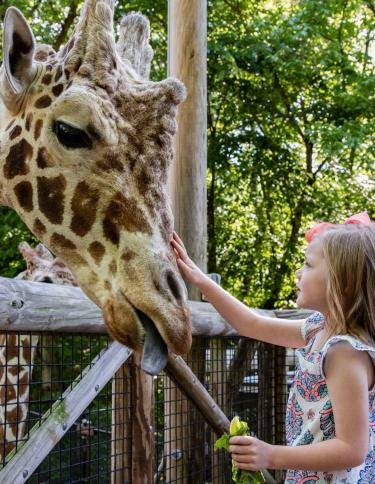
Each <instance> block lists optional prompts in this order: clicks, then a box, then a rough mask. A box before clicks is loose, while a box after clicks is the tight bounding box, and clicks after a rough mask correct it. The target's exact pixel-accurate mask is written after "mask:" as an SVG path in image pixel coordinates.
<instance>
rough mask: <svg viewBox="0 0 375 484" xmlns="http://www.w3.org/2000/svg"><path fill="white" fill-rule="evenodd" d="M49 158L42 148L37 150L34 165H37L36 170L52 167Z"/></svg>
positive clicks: (45, 150)
mask: <svg viewBox="0 0 375 484" xmlns="http://www.w3.org/2000/svg"><path fill="white" fill-rule="evenodd" d="M50 159H51V157H50V156H49V154H48V151H47V149H46V148H45V147H44V146H42V147H41V148H39V150H38V155H37V157H36V164H37V165H38V168H47V167H48V166H53V164H52V163H51V162H50Z"/></svg>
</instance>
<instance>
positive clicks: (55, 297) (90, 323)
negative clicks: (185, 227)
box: [0, 277, 312, 336]
mask: <svg viewBox="0 0 375 484" xmlns="http://www.w3.org/2000/svg"><path fill="white" fill-rule="evenodd" d="M189 309H190V313H191V319H192V324H193V334H194V335H195V336H236V335H238V334H237V332H236V331H235V330H234V329H233V328H232V327H231V326H229V324H228V323H226V322H225V321H224V319H223V318H222V317H221V316H220V315H219V313H218V312H217V311H216V310H215V309H214V308H213V307H212V305H211V304H209V303H203V302H198V301H189ZM255 311H257V312H259V313H260V314H268V315H270V316H276V317H280V318H287V319H295V318H301V319H302V318H306V317H308V316H309V315H310V314H312V311H307V310H296V309H288V310H276V311H266V310H262V309H255ZM0 331H35V332H39V331H50V332H57V333H70V334H77V333H80V334H81V333H82V334H83V333H84V334H97V335H100V334H107V333H108V331H107V328H106V326H105V324H104V321H103V317H102V312H101V310H100V309H99V308H98V307H97V306H96V305H95V304H94V303H93V302H92V301H91V300H90V299H89V298H88V297H87V296H86V295H85V294H84V293H83V291H82V290H81V289H80V288H78V287H71V286H59V285H57V284H44V283H41V282H30V281H21V280H15V279H8V278H5V277H0Z"/></svg>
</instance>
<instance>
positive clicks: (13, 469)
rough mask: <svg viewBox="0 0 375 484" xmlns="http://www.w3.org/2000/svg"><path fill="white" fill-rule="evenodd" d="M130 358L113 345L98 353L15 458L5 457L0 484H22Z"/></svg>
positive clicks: (119, 345)
mask: <svg viewBox="0 0 375 484" xmlns="http://www.w3.org/2000/svg"><path fill="white" fill-rule="evenodd" d="M131 354H132V350H130V349H129V348H126V347H125V346H123V345H121V344H120V343H118V342H117V341H114V342H113V343H111V344H110V346H109V347H108V348H105V349H104V350H103V351H101V352H100V354H99V355H98V356H97V357H96V358H95V359H94V361H93V362H92V363H91V365H89V366H88V367H87V368H86V369H85V370H84V371H83V372H82V374H81V375H80V376H79V380H78V379H77V380H76V381H75V382H74V383H73V384H72V386H71V387H69V389H68V390H67V391H66V392H65V393H64V394H63V397H62V400H58V401H56V402H55V403H54V405H53V406H52V409H51V410H50V411H48V412H47V413H46V414H45V415H44V416H43V417H42V425H40V424H39V423H38V424H37V425H36V426H35V427H34V428H33V429H32V430H31V431H30V438H29V440H28V441H27V442H26V443H25V444H23V445H21V446H20V448H19V450H18V451H17V453H16V454H15V455H13V453H11V454H9V456H8V458H9V459H10V461H9V462H8V464H7V465H6V466H5V468H4V469H3V470H2V471H0V482H4V483H5V482H9V483H10V482H11V483H12V484H20V483H24V482H26V481H27V479H28V478H29V477H30V476H31V474H32V473H33V472H34V471H35V469H36V468H37V467H38V466H39V465H40V464H41V463H42V462H43V460H44V459H45V457H46V456H47V455H48V454H49V452H50V451H51V450H52V449H53V448H54V447H55V445H56V444H57V443H58V442H59V440H60V439H61V438H62V437H63V436H64V434H65V433H66V432H67V431H68V430H69V428H70V427H71V426H72V425H73V424H74V422H75V421H76V420H77V419H78V417H79V416H80V415H81V414H82V413H83V411H84V410H85V409H86V408H87V407H88V406H89V405H90V403H91V402H92V401H93V400H94V398H96V397H97V395H98V394H99V392H100V391H101V390H102V389H103V387H104V386H105V385H106V384H107V383H108V381H109V380H110V379H111V378H112V377H113V374H114V373H115V372H116V371H117V370H118V369H119V368H120V367H121V365H122V364H123V363H124V362H125V361H126V360H127V359H128V358H129V356H130V355H131Z"/></svg>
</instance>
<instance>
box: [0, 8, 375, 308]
mask: <svg viewBox="0 0 375 484" xmlns="http://www.w3.org/2000/svg"><path fill="white" fill-rule="evenodd" d="M10 4H12V5H15V6H17V7H18V8H20V9H21V10H22V11H23V13H24V14H25V16H26V17H27V18H28V20H29V21H30V23H31V24H32V28H33V30H34V33H35V35H36V38H37V40H38V41H39V42H44V43H50V44H52V45H54V47H55V48H58V47H59V46H60V45H61V44H62V43H64V41H66V40H67V38H68V35H69V33H70V31H71V29H72V26H73V25H74V21H75V18H76V16H77V14H78V13H79V9H80V6H81V4H82V2H81V1H78V0H72V1H68V0H57V1H56V0H54V1H47V0H39V1H37V0H35V1H30V0H29V1H12V2H10V1H9V2H8V1H0V16H1V18H3V16H4V13H5V10H6V7H7V6H9V5H10ZM120 4H121V5H118V7H117V10H116V17H117V18H119V17H120V16H121V15H122V14H123V13H124V12H126V11H131V10H141V11H142V12H144V13H145V14H146V15H147V16H148V17H149V18H150V21H151V26H152V39H151V42H152V45H153V47H154V50H155V53H156V55H155V58H154V61H153V73H152V76H153V78H154V79H160V78H162V77H164V76H165V75H166V56H167V1H166V0H137V1H128V2H120ZM208 6H209V13H208V18H209V20H208V34H209V35H208V111H209V116H208V167H209V168H208V173H207V178H208V204H207V210H208V221H209V225H208V234H209V237H208V270H209V271H210V272H219V273H220V274H221V275H222V281H223V285H224V286H225V287H226V288H228V289H229V290H230V291H232V292H233V293H234V294H235V295H236V296H238V297H240V298H241V299H242V300H244V301H245V302H247V303H248V304H250V305H252V306H255V307H263V308H271V307H275V306H277V307H278V306H284V307H286V306H293V304H294V303H293V301H294V297H295V284H294V271H295V269H296V267H297V266H298V264H299V263H301V258H302V253H303V243H302V241H303V236H304V232H305V230H306V228H308V227H309V226H310V225H311V224H312V223H313V222H314V221H316V220H319V219H322V220H330V221H337V222H340V221H342V220H343V219H345V218H346V217H347V216H348V215H350V214H352V213H354V212H357V211H362V210H365V209H367V210H368V212H369V214H370V216H372V217H374V216H375V182H374V166H375V164H374V161H375V149H374V130H373V123H374V114H375V98H374V87H375V76H374V56H375V47H374V33H375V2H374V1H373V0H367V1H360V0H325V1H324V2H322V1H320V0H238V1H237V0H210V1H209V2H208ZM0 217H1V219H0V220H1V223H0V244H1V252H0V274H2V275H4V276H8V277H10V276H14V275H15V274H16V273H17V272H18V271H20V270H21V267H22V261H20V257H19V255H18V251H17V244H18V242H19V241H21V240H29V241H32V240H33V237H32V235H31V234H30V233H29V232H28V230H27V229H26V228H25V227H24V225H23V224H22V222H21V221H20V220H19V219H18V217H17V216H16V215H15V214H14V212H13V211H11V210H9V209H6V208H1V209H0Z"/></svg>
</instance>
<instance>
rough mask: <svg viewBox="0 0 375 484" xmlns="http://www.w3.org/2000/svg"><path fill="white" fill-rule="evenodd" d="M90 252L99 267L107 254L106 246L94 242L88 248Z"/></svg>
mask: <svg viewBox="0 0 375 484" xmlns="http://www.w3.org/2000/svg"><path fill="white" fill-rule="evenodd" d="M88 251H89V254H90V255H91V257H92V258H93V259H94V261H95V262H96V263H97V264H98V265H99V264H100V262H101V260H102V259H103V256H104V254H105V248H104V245H103V244H101V243H100V242H98V241H95V242H92V243H91V244H90V246H89V248H88Z"/></svg>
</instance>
